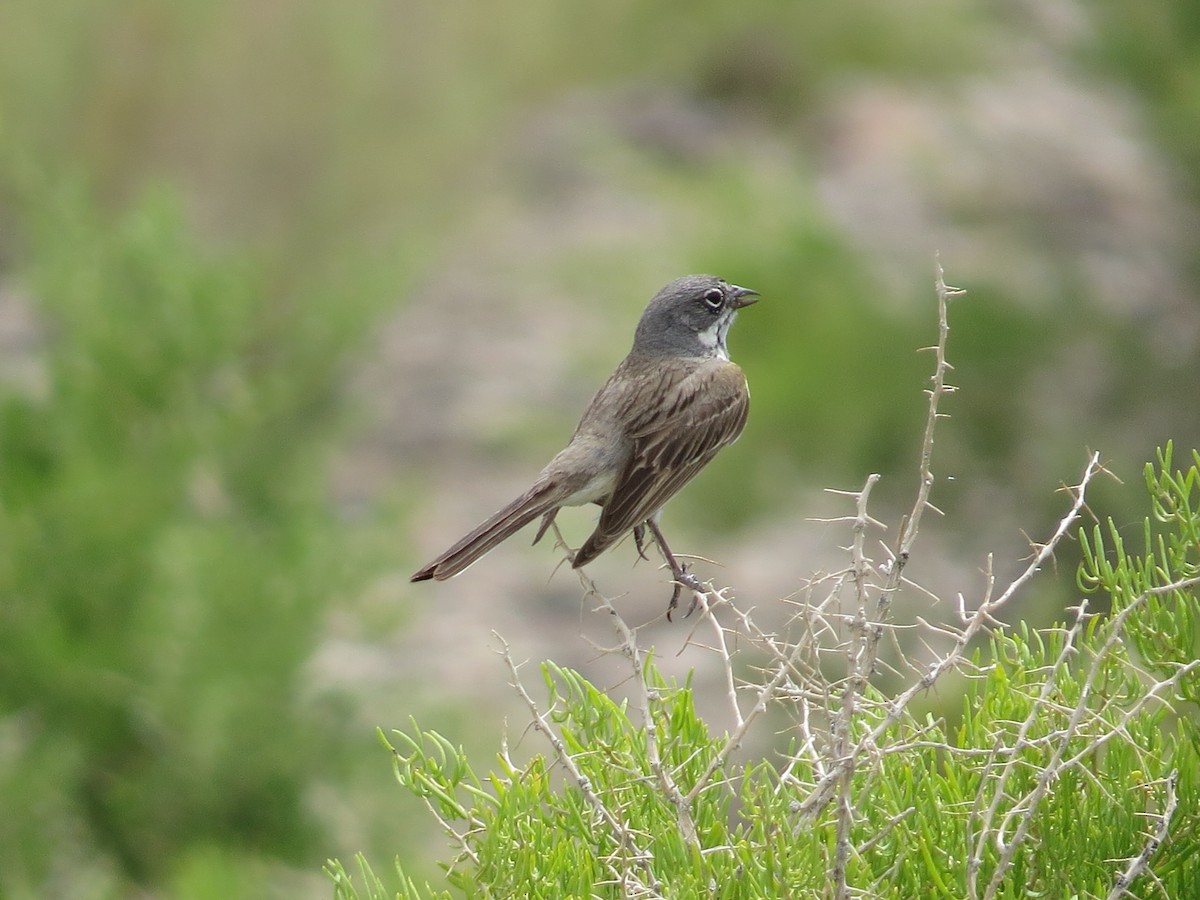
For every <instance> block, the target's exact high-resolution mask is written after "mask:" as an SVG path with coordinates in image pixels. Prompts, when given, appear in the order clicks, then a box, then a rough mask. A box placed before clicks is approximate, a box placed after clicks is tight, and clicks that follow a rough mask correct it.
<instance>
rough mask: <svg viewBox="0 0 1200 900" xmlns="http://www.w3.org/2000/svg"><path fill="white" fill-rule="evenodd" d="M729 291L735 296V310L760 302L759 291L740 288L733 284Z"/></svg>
mask: <svg viewBox="0 0 1200 900" xmlns="http://www.w3.org/2000/svg"><path fill="white" fill-rule="evenodd" d="M729 290H730V292H731V293H732V294H733V308H734V309H741V308H742V307H743V306H749V305H750V304H751V303H757V302H758V291H752V290H750V288H744V287H738V286H737V285H736V284H731V285H730V286H729Z"/></svg>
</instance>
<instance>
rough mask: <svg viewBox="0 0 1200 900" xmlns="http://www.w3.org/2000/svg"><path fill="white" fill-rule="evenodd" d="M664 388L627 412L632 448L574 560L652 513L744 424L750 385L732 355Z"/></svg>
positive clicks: (582, 561)
mask: <svg viewBox="0 0 1200 900" xmlns="http://www.w3.org/2000/svg"><path fill="white" fill-rule="evenodd" d="M670 382H673V383H670ZM664 387H665V388H666V390H665V391H664V393H663V394H660V395H658V396H660V397H662V402H660V403H658V402H656V403H653V404H644V405H643V406H642V408H640V409H637V410H631V411H630V415H629V417H628V418H627V421H629V422H630V423H631V425H630V428H629V433H628V434H629V437H630V438H631V440H632V442H633V452H632V454H631V456H630V459H629V462H628V463H627V464H626V466H625V469H624V471H623V472H622V473H621V476H620V478H618V479H617V486H616V487H615V488H614V489H613V493H612V496H611V497H610V498H609V499H608V500H607V501H606V502H605V504H604V510H603V512H602V513H601V514H600V521H599V523H598V524H597V525H596V530H595V531H594V532H593V533H592V535H591V537H589V538H588V540H587V542H586V543H585V544H584V545H583V547H581V548H580V550H579V552H578V554H576V557H575V562H574V565H575V566H576V567H579V566H582V565H584V564H585V563H587V562H589V561H591V560H592V559H594V558H595V557H596V556H598V555H599V554H600V553H601V552H602V551H603V550H604V549H605V548H607V547H608V546H609V545H610V544H612V543H613V542H614V541H616V540H617V539H619V538H620V537H621V536H622V535H623V534H625V532H626V531H628V530H629V529H631V528H633V527H634V526H635V525H640V524H641V523H642V522H644V521H645V520H646V519H647V518H649V517H650V516H651V515H653V514H654V513H655V512H656V511H657V510H658V509H659V508H661V507H662V505H663V504H664V503H666V502H667V500H669V499H670V498H671V496H672V495H674V494H675V492H676V491H678V490H679V489H680V488H681V487H683V486H684V485H685V484H686V483H687V482H688V481H690V480H691V479H692V478H693V477H695V475H696V474H697V473H698V472H699V471H700V470H701V469H703V468H704V467H705V466H706V465H708V463H709V462H710V461H711V460H712V458H713V457H714V456H716V454H717V451H719V450H720V449H721V448H722V447H724V446H726V445H728V444H731V443H733V441H734V440H736V439H737V437H738V435H739V434H741V432H742V427H743V426H744V425H745V424H746V415H747V413H748V412H749V408H750V392H749V391H748V389H747V387H746V377H745V375H743V374H742V370H741V369H739V368H738V367H737V366H736V365H734V364H733V363H731V362H726V361H720V362H717V361H714V364H712V365H705V366H701V367H698V368H696V369H694V370H692V371H691V372H690V373H687V374H686V376H685V377H683V378H681V379H679V380H677V381H676V380H674V379H670V381H669V383H668V384H666V385H664Z"/></svg>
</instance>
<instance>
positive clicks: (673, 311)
mask: <svg viewBox="0 0 1200 900" xmlns="http://www.w3.org/2000/svg"><path fill="white" fill-rule="evenodd" d="M757 296H758V294H757V293H756V292H755V291H752V290H749V289H748V288H744V287H738V286H737V285H736V284H727V283H726V282H724V281H722V280H721V279H720V278H717V277H716V276H714V275H685V276H684V277H683V278H677V279H675V280H674V281H672V282H671V283H670V284H668V285H667V286H666V287H664V288H663V289H662V290H661V291H659V292H658V293H657V294H655V295H654V299H653V300H651V301H650V304H649V305H648V306H647V307H646V311H645V312H644V313H642V319H641V321H640V322H638V327H637V331H636V332H635V333H634V336H633V352H634V353H644V354H647V355H652V356H654V355H664V356H668V355H669V356H719V357H721V358H723V359H729V351H728V350H727V349H726V348H725V336H726V335H727V334H728V333H729V326H730V325H732V324H733V320H734V319H735V318H737V311H738V310H739V309H741V308H742V307H743V306H749V305H750V304H751V303H754V302H756V301H755V299H754V298H755V297H757Z"/></svg>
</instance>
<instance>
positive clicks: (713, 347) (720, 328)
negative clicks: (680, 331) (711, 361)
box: [696, 315, 733, 361]
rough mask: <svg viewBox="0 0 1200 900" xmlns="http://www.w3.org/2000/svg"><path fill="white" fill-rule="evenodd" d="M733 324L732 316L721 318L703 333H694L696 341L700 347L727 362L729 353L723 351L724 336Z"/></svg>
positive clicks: (725, 350)
mask: <svg viewBox="0 0 1200 900" xmlns="http://www.w3.org/2000/svg"><path fill="white" fill-rule="evenodd" d="M732 324H733V316H732V315H728V316H721V317H720V318H719V319H717V320H716V321H715V322H713V323H712V324H711V325H709V326H708V327H707V328H705V329H704V330H703V331H698V332H696V340H698V341H699V342H700V346H701V347H703V348H704V349H705V350H707V351H708V352H709V353H711V354H712V355H713V356H716V357H718V358H720V359H724V360H726V361H728V359H729V351H728V350H727V349H725V335H726V334H728V333H729V326H730V325H732Z"/></svg>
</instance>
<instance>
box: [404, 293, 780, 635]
mask: <svg viewBox="0 0 1200 900" xmlns="http://www.w3.org/2000/svg"><path fill="white" fill-rule="evenodd" d="M758 297H759V295H758V292H757V291H753V290H750V289H749V288H744V287H739V286H738V285H735V284H730V283H728V282H726V281H722V280H721V279H720V278H718V277H716V276H715V275H687V276H684V277H683V278H677V279H676V280H674V281H672V282H670V283H669V284H667V285H666V286H665V287H663V288H662V290H660V291H659V292H658V293H657V294H655V295H654V297H653V298H652V299H651V300H650V302H649V304H648V305H647V306H646V309H645V311H644V312H643V313H642V316H641V319H640V320H639V321H638V324H637V328H636V330H635V332H634V336H633V346H632V348H631V349H630V351H629V354H628V355H627V356H626V357H625V359H624V360H622V361H621V363H620V364H619V365H618V366H617V368H616V369H615V370H614V371H613V373H612V375H611V376H610V377H609V379H608V381H607V382H605V384H604V386H603V387H601V388H600V390H599V391H598V392H597V393H596V395H595V396H594V397H593V398H592V400H591V402H590V403H589V404H588V406H587V408H586V409H585V410H584V413H583V416H582V417H581V418H580V420H579V425H578V426H577V427H576V429H575V433H574V434H573V435H572V436H571V440H570V441H569V442H568V444H567V446H566V447H565V448H564V449H563V450H562V451H560V452H559V453H558V455H556V456H555V457H554V458H553V459H552V460H550V462H549V463H548V464H547V465H546V467H545V468H544V469H542V471H541V473H540V474H539V475H538V476H537V478H536V479H535V480H534V482H533V484H532V485H531V486H530V487H529V489H528V490H527V491H525V492H524V493H523V494H521V495H520V496H519V497H517V498H516V499H515V500H513V501H512V502H511V503H509V504H508V505H507V506H505V507H504V508H503V509H501V510H499V511H498V512H496V513H495V514H494V515H492V516H491V517H489V518H488V519H486V520H485V521H484V522H482V523H481V524H480V525H479V526H478V527H476V528H475V529H473V530H472V531H470V532H469V533H468V534H466V535H464V536H463V537H462V538H461V539H460V540H458V541H457V542H455V543H454V544H453V545H452V546H451V547H450V548H449V549H448V550H446V551H445V552H444V553H442V554H441V555H439V556H438V557H437V558H436V559H434V560H432V561H431V562H429V563H428V564H426V565H424V566H422V567H421V568H420V569H418V570H417V571H416V572H414V573H413V575H412V577H411V579H410V580H411V581H414V582H419V581H428V580H430V579H433V580H435V581H444V580H446V579H448V578H451V577H453V576H455V575H457V574H459V573H460V572H462V571H463V570H464V569H466V568H467V567H468V566H470V565H472V564H473V563H475V562H476V561H477V560H478V559H479V558H480V557H482V556H483V555H484V554H485V553H487V552H488V551H490V550H492V549H493V548H494V547H495V546H496V545H497V544H499V543H501V542H502V541H504V540H506V539H508V538H509V537H511V536H512V535H513V534H515V533H516V532H517V531H519V530H520V529H521V528H524V527H525V526H526V525H528V524H529V523H530V522H532V521H533V520H534V519H536V518H538V517H539V516H540V517H541V519H542V521H541V524H540V525H539V527H538V529H537V533H536V534H535V536H534V539H533V543H534V544H536V543H537V542H538V541H539V540H541V538H542V536H543V535H544V534H545V533H546V530H547V529H548V528H549V527H550V526H551V525H552V524H553V523H554V519H555V516H556V515H557V514H558V511H559V510H560V509H561V508H562V507H564V506H582V505H584V504H588V503H595V504H598V505H599V506H600V508H601V510H600V518H599V521H598V522H597V524H596V527H595V530H594V531H593V532H592V534H591V536H590V537H588V539H587V540H586V541H585V542H584V543H583V546H582V547H580V548H579V549H578V550H577V551H575V553H574V555H573V556H572V558H571V566H572V568H576V569H578V568H580V567H581V566H584V565H586V564H587V563H589V562H591V561H592V560H594V559H595V558H596V557H597V556H599V555H600V554H601V553H602V552H604V551H605V550H606V549H608V548H609V547H610V546H612V545H613V544H614V543H616V542H617V541H618V540H620V539H621V538H622V537H623V536H624V535H625V534H626V533H629V532H632V533H633V536H634V540H635V543H636V545H637V551H638V554H639V556H641V557H642V558H643V559H645V558H646V557H645V552H644V539H645V533H646V530H647V529H648V530H649V532H650V534H651V535H652V536H653V538H654V540H655V543H656V544H657V545H658V548H659V551H660V552H661V553H662V555H663V559H664V560H665V562H666V564H667V566H668V567H669V568H670V570H671V574H672V578H673V580H674V582H675V593H674V594H673V596H672V598H671V604H670V606H669V607H668V611H667V615H668V618H669V617H670V614H671V611H672V610H674V608H675V607H676V605H677V603H678V600H679V593H680V590H681V587H684V586H686V587H688V588H690V589H692V590H693V591H697V592H699V591H702V590H703V588H702V586H701V585H700V583H699V581H698V580H697V579H696V577H695V576H694V575H692V574H691V573H690V572H689V571H688V567H687V566H686V564H681V563H680V562H679V561H678V559H677V558H676V557H675V555H674V554H673V553H672V552H671V549H670V547H669V546H668V545H667V542H666V540H665V538H664V537H663V534H662V530H661V528H660V527H659V524H658V518H659V514H660V512H661V510H662V507H663V505H664V504H665V503H666V502H667V501H668V500H669V499H670V498H671V497H672V496H674V494H675V493H676V492H677V491H678V490H679V489H680V488H682V487H683V486H684V485H685V484H686V483H687V482H688V481H690V480H691V479H692V478H693V477H694V476H695V475H696V474H697V473H698V472H700V470H701V469H703V468H704V467H705V466H706V465H708V463H709V462H711V461H712V459H713V457H714V456H716V454H717V453H718V452H719V451H720V450H721V449H722V448H724V447H726V446H728V445H729V444H731V443H733V442H734V441H735V440H736V439H737V438H738V436H739V435H740V434H741V433H742V429H743V427H744V426H745V424H746V417H747V414H748V412H749V409H750V390H749V386H748V385H747V382H746V376H745V375H744V374H743V372H742V370H741V369H740V368H739V367H738V366H737V365H736V364H735V363H733V362H731V361H730V359H729V350H728V348H727V346H726V338H727V336H728V334H729V329H730V327H731V326H732V325H733V322H734V319H735V318H736V317H737V313H738V311H739V310H740V309H743V308H744V307H747V306H749V305H751V304H752V303H755V302H757V300H758ZM694 607H695V599H693V603H692V608H694ZM688 612H689V613H690V612H691V609H689V610H688Z"/></svg>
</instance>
